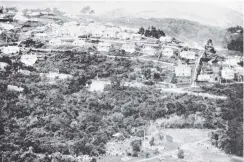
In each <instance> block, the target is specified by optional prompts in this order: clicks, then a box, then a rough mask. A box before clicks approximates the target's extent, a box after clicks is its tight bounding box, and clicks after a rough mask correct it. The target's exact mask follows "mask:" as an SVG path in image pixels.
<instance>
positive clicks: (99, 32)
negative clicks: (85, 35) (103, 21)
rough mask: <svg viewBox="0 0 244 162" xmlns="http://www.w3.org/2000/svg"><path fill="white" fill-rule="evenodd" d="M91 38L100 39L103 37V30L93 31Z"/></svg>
mask: <svg viewBox="0 0 244 162" xmlns="http://www.w3.org/2000/svg"><path fill="white" fill-rule="evenodd" d="M91 34H92V37H95V38H100V37H102V36H103V30H102V29H94V30H92V31H91Z"/></svg>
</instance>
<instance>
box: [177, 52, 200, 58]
mask: <svg viewBox="0 0 244 162" xmlns="http://www.w3.org/2000/svg"><path fill="white" fill-rule="evenodd" d="M195 56H196V54H195V52H193V51H182V52H181V53H180V57H182V58H185V59H189V60H194V59H195Z"/></svg>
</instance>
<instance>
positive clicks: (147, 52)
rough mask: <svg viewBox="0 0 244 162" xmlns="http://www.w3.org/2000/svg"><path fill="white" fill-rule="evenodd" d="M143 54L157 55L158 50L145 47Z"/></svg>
mask: <svg viewBox="0 0 244 162" xmlns="http://www.w3.org/2000/svg"><path fill="white" fill-rule="evenodd" d="M142 53H144V54H147V55H155V54H156V49H154V48H153V47H151V46H144V48H143V49H142Z"/></svg>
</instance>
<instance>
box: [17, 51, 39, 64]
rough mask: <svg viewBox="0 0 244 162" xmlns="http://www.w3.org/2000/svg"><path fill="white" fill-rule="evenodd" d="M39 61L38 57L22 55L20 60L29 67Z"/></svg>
mask: <svg viewBox="0 0 244 162" xmlns="http://www.w3.org/2000/svg"><path fill="white" fill-rule="evenodd" d="M36 61H37V56H36V55H35V54H34V55H33V54H32V55H22V56H21V58H20V62H22V63H24V64H25V65H27V66H33V65H34V64H35V63H36Z"/></svg>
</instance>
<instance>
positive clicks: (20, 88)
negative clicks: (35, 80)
mask: <svg viewBox="0 0 244 162" xmlns="http://www.w3.org/2000/svg"><path fill="white" fill-rule="evenodd" d="M7 90H8V91H16V92H23V91H24V88H22V87H18V86H14V85H8V87H7Z"/></svg>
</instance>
